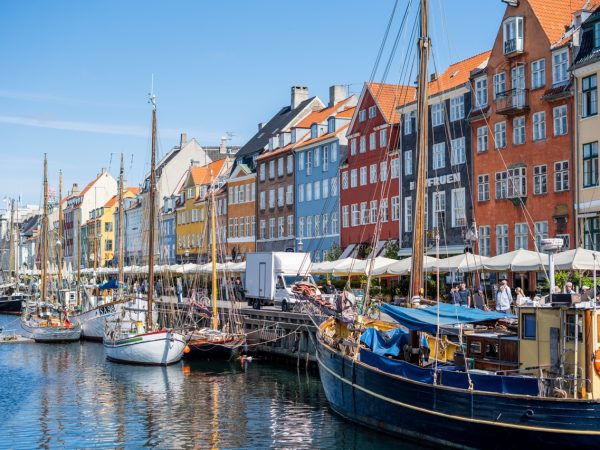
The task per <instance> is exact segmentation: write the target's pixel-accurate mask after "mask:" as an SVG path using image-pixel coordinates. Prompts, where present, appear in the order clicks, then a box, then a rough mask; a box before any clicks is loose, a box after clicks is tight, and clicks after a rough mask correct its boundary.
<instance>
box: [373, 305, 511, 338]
mask: <svg viewBox="0 0 600 450" xmlns="http://www.w3.org/2000/svg"><path fill="white" fill-rule="evenodd" d="M438 308H439V321H438ZM381 310H382V311H383V312H384V313H386V314H387V315H388V316H390V317H391V318H392V319H394V320H395V321H396V322H398V323H399V324H401V325H403V326H405V327H406V328H408V329H409V330H413V331H426V332H428V333H435V332H436V331H437V325H438V324H439V325H440V326H448V325H457V324H462V323H477V322H486V321H489V320H498V319H505V318H507V317H511V318H512V317H514V316H511V315H510V314H502V313H497V312H492V311H482V310H480V309H475V308H465V307H464V306H460V305H451V304H448V303H438V304H437V305H435V306H427V307H425V308H402V307H400V306H393V305H388V304H383V305H382V306H381Z"/></svg>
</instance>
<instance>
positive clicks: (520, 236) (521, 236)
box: [515, 223, 527, 250]
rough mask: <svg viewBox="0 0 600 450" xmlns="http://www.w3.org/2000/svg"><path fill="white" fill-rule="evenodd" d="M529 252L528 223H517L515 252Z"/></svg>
mask: <svg viewBox="0 0 600 450" xmlns="http://www.w3.org/2000/svg"><path fill="white" fill-rule="evenodd" d="M521 248H522V249H525V250H527V223H515V250H519V249H521Z"/></svg>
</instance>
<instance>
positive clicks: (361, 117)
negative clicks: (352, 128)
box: [358, 109, 367, 122]
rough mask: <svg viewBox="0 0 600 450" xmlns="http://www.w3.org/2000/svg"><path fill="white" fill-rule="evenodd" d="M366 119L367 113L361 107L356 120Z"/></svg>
mask: <svg viewBox="0 0 600 450" xmlns="http://www.w3.org/2000/svg"><path fill="white" fill-rule="evenodd" d="M366 119H367V113H366V112H365V110H364V109H361V110H360V111H359V112H358V121H359V122H364V121H365V120H366Z"/></svg>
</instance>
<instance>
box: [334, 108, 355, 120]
mask: <svg viewBox="0 0 600 450" xmlns="http://www.w3.org/2000/svg"><path fill="white" fill-rule="evenodd" d="M355 109H356V107H355V106H351V107H350V108H346V109H344V110H343V111H340V112H339V113H337V114H336V116H335V117H337V118H338V119H352V116H353V115H354V110H355Z"/></svg>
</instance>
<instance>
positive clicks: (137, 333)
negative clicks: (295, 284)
mask: <svg viewBox="0 0 600 450" xmlns="http://www.w3.org/2000/svg"><path fill="white" fill-rule="evenodd" d="M150 103H151V104H152V156H151V164H150V189H149V195H148V205H149V216H150V217H149V221H148V223H149V231H148V280H149V283H150V289H148V300H147V309H146V311H152V310H153V308H152V305H153V301H152V300H153V295H154V289H153V284H154V282H153V280H154V231H155V226H156V215H155V214H156V210H155V203H156V171H155V168H156V102H155V97H154V96H151V97H150ZM121 223H122V222H121ZM145 318H146V320H145V322H144V321H141V320H135V319H134V318H133V317H132V316H131V315H129V316H126V314H125V311H123V314H122V315H121V316H119V317H118V318H116V319H111V320H107V321H106V326H105V329H104V339H103V344H104V348H105V350H106V356H107V357H108V359H110V360H112V361H116V362H121V363H128V364H149V365H168V364H172V363H175V362H177V361H179V360H180V359H181V358H182V356H183V352H184V350H185V349H186V348H187V341H188V337H187V336H186V335H184V334H183V333H180V332H178V331H177V330H174V329H169V328H162V329H161V328H158V327H157V326H156V323H155V321H154V320H153V319H154V318H153V314H146V316H145Z"/></svg>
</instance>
